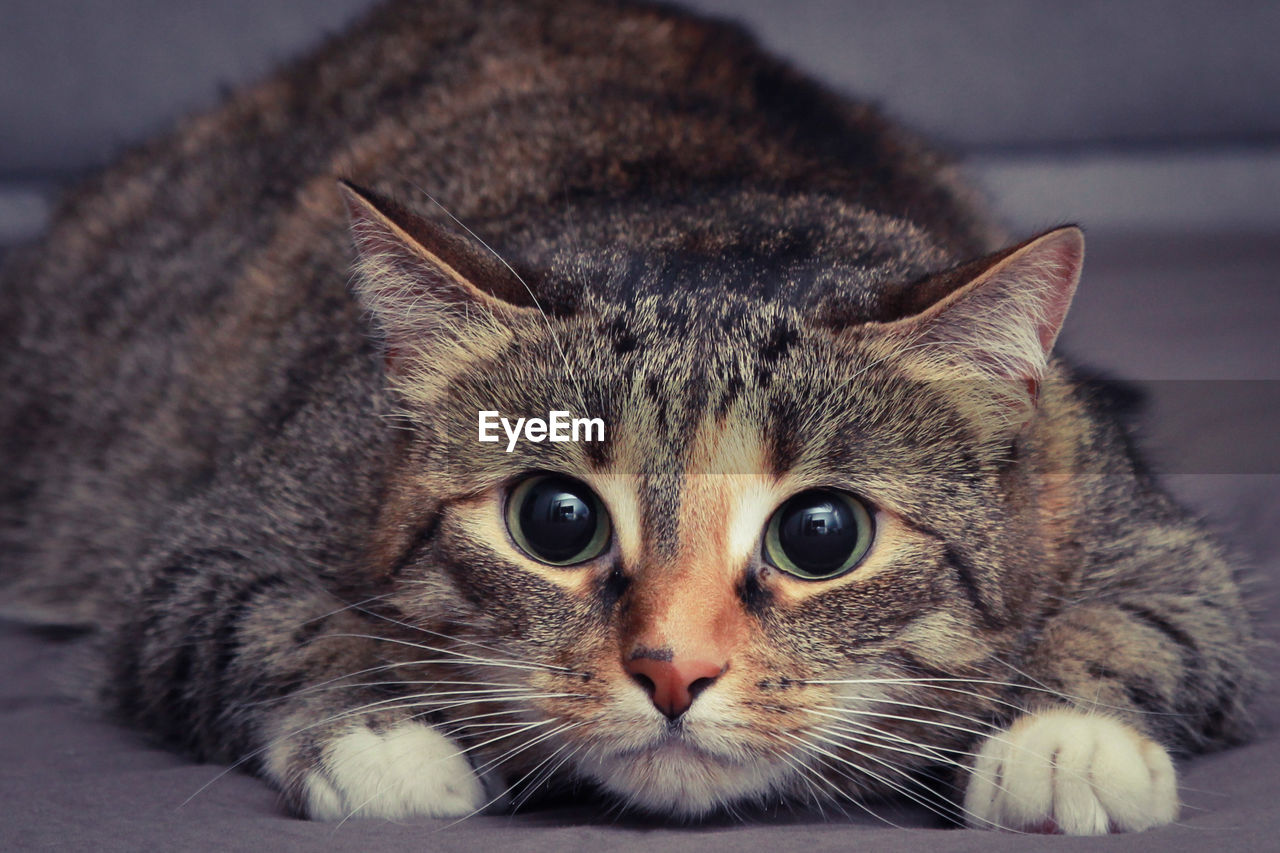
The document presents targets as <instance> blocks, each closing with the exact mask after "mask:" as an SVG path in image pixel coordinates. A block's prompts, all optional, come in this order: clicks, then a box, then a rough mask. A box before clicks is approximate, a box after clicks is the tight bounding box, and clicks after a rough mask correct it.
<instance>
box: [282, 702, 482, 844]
mask: <svg viewBox="0 0 1280 853" xmlns="http://www.w3.org/2000/svg"><path fill="white" fill-rule="evenodd" d="M295 759H296V756H295V755H293V754H292V749H291V748H290V746H289V745H288V744H287V743H283V744H280V745H277V746H275V747H273V748H272V750H270V751H269V754H268V758H267V762H266V764H267V771H268V775H269V776H272V777H274V781H276V782H277V783H279V784H281V786H282V787H286V786H287V787H288V788H290V789H291V790H289V796H290V799H292V800H294V801H295V804H296V807H297V809H298V810H299V811H301V812H302V813H303V814H304V815H305V816H306V817H308V818H311V819H312V820H345V819H346V818H349V817H381V818H388V819H397V818H408V817H463V816H465V815H469V814H472V813H474V812H476V811H477V810H480V809H482V808H484V807H485V805H486V804H487V803H488V802H489V797H487V796H486V794H485V786H484V784H483V783H482V782H481V780H480V779H479V778H477V776H476V774H475V773H474V771H473V770H472V768H471V765H470V763H469V762H468V761H467V759H466V756H464V755H463V754H462V753H461V751H460V750H459V749H458V746H457V745H456V744H455V743H454V742H453V741H452V740H450V739H449V738H448V737H446V736H444V735H442V734H441V733H439V732H438V731H436V730H435V729H433V728H431V727H430V726H425V725H422V724H420V723H412V722H410V723H402V724H400V725H398V726H396V727H395V728H393V729H390V730H389V731H384V732H375V731H373V730H372V729H370V728H368V727H367V726H364V725H356V726H352V727H351V728H349V729H346V730H344V731H342V732H341V733H338V734H336V735H335V736H334V737H333V738H332V739H331V740H330V741H329V742H328V743H327V744H326V745H325V746H324V747H323V749H322V750H321V753H320V758H319V760H318V761H316V762H315V763H314V764H313V765H312V766H309V767H304V768H301V770H300V771H295V772H293V773H292V774H288V775H286V774H287V773H288V771H286V770H285V768H286V767H288V765H289V763H290V762H291V761H292V760H295ZM277 771H279V772H277ZM290 776H292V778H290Z"/></svg>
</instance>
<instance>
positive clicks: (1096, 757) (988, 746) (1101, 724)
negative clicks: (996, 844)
mask: <svg viewBox="0 0 1280 853" xmlns="http://www.w3.org/2000/svg"><path fill="white" fill-rule="evenodd" d="M964 806H965V809H966V817H967V822H968V823H969V825H970V826H972V827H974V828H982V829H1011V830H1017V831H1025V832H1061V833H1064V834H1067V835H1105V834H1107V833H1109V832H1137V831H1141V830H1144V829H1150V828H1151V827H1154V826H1161V825H1164V824H1167V823H1170V822H1172V821H1173V820H1174V819H1175V818H1176V817H1177V816H1178V792H1177V777H1176V774H1175V772H1174V769H1173V763H1172V762H1171V761H1170V759H1169V755H1168V753H1167V752H1166V751H1165V749H1164V748H1163V747H1162V746H1160V745H1159V744H1157V743H1156V742H1155V741H1153V740H1151V739H1150V738H1147V737H1145V736H1143V735H1142V734H1140V733H1139V732H1137V731H1135V730H1134V729H1132V728H1130V727H1129V726H1127V725H1125V724H1124V723H1121V722H1119V721H1117V720H1113V719H1110V718H1108V717H1104V716H1097V715H1090V714H1084V713H1082V712H1080V711H1075V710H1070V709H1056V710H1051V711H1046V712H1042V713H1037V714H1029V715H1027V716H1025V717H1022V718H1021V719H1019V720H1018V721H1016V722H1015V723H1014V724H1013V725H1012V726H1011V727H1010V728H1009V729H1008V730H1006V731H1004V732H1002V733H1001V734H998V735H994V736H992V737H990V738H988V739H987V740H986V742H985V743H984V744H983V745H982V749H981V751H980V752H979V755H978V758H977V760H976V761H975V763H974V768H973V771H972V774H971V776H970V779H969V784H968V786H967V789H966V791H965V798H964Z"/></svg>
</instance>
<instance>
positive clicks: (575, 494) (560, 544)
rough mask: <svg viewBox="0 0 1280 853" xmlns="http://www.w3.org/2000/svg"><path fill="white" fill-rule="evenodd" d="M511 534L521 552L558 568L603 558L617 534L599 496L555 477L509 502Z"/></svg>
mask: <svg viewBox="0 0 1280 853" xmlns="http://www.w3.org/2000/svg"><path fill="white" fill-rule="evenodd" d="M507 529H508V530H509V531H511V538H512V539H514V540H515V541H516V544H517V545H519V546H520V550H522V551H524V552H525V553H526V554H528V555H529V556H530V557H533V558H534V559H535V560H538V561H540V562H543V563H549V564H551V565H553V566H572V565H575V564H577V563H585V562H586V561H587V560H590V559H593V558H595V557H598V556H600V555H601V554H603V553H604V551H605V549H606V548H608V547H609V535H610V533H611V532H612V527H611V525H610V524H609V514H608V513H607V512H606V511H605V508H604V505H603V504H602V503H601V502H600V499H599V498H598V497H596V493H595V492H593V491H591V489H589V488H587V486H586V485H584V484H583V483H580V482H578V481H577V480H574V479H571V478H569V477H561V476H558V475H555V474H536V475H534V476H532V477H529V478H528V479H526V480H523V481H522V482H521V483H520V484H519V485H518V486H516V487H515V489H514V490H513V491H512V492H511V497H510V498H509V499H508V500H507Z"/></svg>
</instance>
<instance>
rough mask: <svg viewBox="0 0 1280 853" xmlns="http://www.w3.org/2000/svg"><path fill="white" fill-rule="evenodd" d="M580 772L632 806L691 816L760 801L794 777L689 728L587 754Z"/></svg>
mask: <svg viewBox="0 0 1280 853" xmlns="http://www.w3.org/2000/svg"><path fill="white" fill-rule="evenodd" d="M712 740H715V739H714V738H713V739H712ZM579 772H581V773H582V774H583V775H585V776H587V777H589V778H591V779H592V780H593V781H594V782H595V783H596V784H597V785H598V786H599V787H600V788H601V789H602V790H604V791H607V792H610V793H612V794H614V795H616V796H619V797H621V798H622V799H623V800H624V801H625V802H626V803H627V804H628V805H629V806H632V807H635V808H638V809H640V810H642V811H649V812H653V813H658V814H667V815H678V816H682V817H687V818H699V817H703V816H706V815H708V814H710V813H712V812H715V811H716V810H717V809H719V808H721V807H722V806H724V805H726V804H728V803H732V802H736V801H742V800H750V799H755V798H757V797H759V796H761V795H762V794H765V793H767V792H769V791H770V790H772V789H775V788H777V787H779V786H780V785H782V784H784V780H785V778H786V777H787V776H788V768H787V765H786V764H785V763H784V762H779V761H773V760H769V759H766V758H762V757H760V756H756V755H752V754H750V753H749V752H746V751H743V750H733V751H731V750H730V748H729V745H728V744H723V745H721V744H715V743H708V742H707V740H706V739H703V738H698V737H696V736H695V734H694V733H692V732H690V731H689V730H688V729H687V728H685V727H683V726H670V727H668V728H667V729H666V730H665V731H663V732H662V733H661V734H659V735H657V736H656V737H654V738H653V739H652V740H650V741H649V742H648V743H647V744H645V745H642V746H631V747H627V748H623V749H618V750H614V751H610V752H609V753H608V754H606V755H599V754H596V755H592V756H590V757H584V760H583V762H582V763H581V765H580V766H579Z"/></svg>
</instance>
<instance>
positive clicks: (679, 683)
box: [623, 652, 728, 720]
mask: <svg viewBox="0 0 1280 853" xmlns="http://www.w3.org/2000/svg"><path fill="white" fill-rule="evenodd" d="M660 657H667V658H670V659H668V660H661V659H660ZM623 667H624V668H625V669H626V670H627V672H628V673H630V674H631V677H632V679H634V680H635V682H636V683H637V684H639V685H640V686H641V687H643V688H644V689H645V692H647V693H648V694H649V698H650V699H652V700H653V704H654V706H655V707H657V709H658V710H659V711H661V712H662V713H663V714H665V715H666V716H667V719H669V720H674V719H676V718H677V717H679V716H680V715H681V714H683V713H684V712H685V711H687V710H689V706H690V705H692V704H693V700H694V699H696V698H698V694H699V693H701V692H702V691H703V690H706V689H707V688H708V687H710V686H711V684H712V682H714V681H715V680H716V679H717V678H719V677H720V676H721V674H722V673H724V671H725V670H726V669H728V666H727V665H725V664H718V663H711V662H709V661H702V660H688V659H685V660H677V659H674V658H671V654H670V652H667V653H666V654H665V655H662V654H661V653H652V652H649V653H644V652H642V653H640V654H639V655H637V656H633V657H632V658H631V660H629V661H626V662H625V663H624V664H623Z"/></svg>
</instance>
